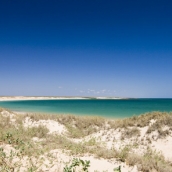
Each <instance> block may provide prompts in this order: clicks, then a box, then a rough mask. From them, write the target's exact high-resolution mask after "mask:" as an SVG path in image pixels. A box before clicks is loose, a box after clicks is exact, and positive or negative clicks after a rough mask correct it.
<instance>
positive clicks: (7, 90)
mask: <svg viewBox="0 0 172 172" xmlns="http://www.w3.org/2000/svg"><path fill="white" fill-rule="evenodd" d="M171 9H172V1H171V0H139V1H138V0H132V1H129V0H111V1H109V0H106V1H105V0H91V1H90V0H51V1H49V0H37V1H35V0H29V1H21V0H13V1H12V0H1V1H0V95H1V96H3V95H6V96H10V95H26V96H32V95H36V96H41V95H42V96H43V95H45V96H49V95H51V96H121V97H162V98H163V97H168V98H171V97H172V10H171Z"/></svg>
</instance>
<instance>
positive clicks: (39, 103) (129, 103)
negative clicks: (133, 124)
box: [0, 99, 172, 118]
mask: <svg viewBox="0 0 172 172" xmlns="http://www.w3.org/2000/svg"><path fill="white" fill-rule="evenodd" d="M0 107H4V108H8V109H10V110H13V111H20V112H38V113H46V114H74V115H91V116H103V117H110V118H124V117H131V116H134V115H140V114H143V113H146V112H152V111H162V112H170V111H172V99H117V100H116V99H115V100H114V99H113V100H107V99H106V100H102V99H101V100H97V99H82V100H25V101H23V100H22V101H3V102H0Z"/></svg>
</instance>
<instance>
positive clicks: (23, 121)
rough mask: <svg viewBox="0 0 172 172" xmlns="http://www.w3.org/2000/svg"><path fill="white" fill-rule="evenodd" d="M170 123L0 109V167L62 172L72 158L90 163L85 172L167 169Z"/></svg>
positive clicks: (156, 117)
mask: <svg viewBox="0 0 172 172" xmlns="http://www.w3.org/2000/svg"><path fill="white" fill-rule="evenodd" d="M162 119H163V122H162ZM136 121H137V123H136ZM171 121H172V118H171V116H170V115H168V114H166V113H160V112H159V113H158V112H157V113H156V114H146V115H143V116H140V117H138V118H137V119H134V118H133V119H124V120H110V119H104V118H98V117H75V116H55V115H41V114H39V115H38V114H17V113H14V112H11V111H8V110H5V109H1V110H0V124H1V125H0V126H1V127H3V126H4V128H3V130H2V134H1V137H0V148H1V152H2V150H3V152H4V153H5V154H6V157H5V158H4V159H3V157H2V156H1V157H0V163H1V166H2V164H3V162H4V164H3V165H4V166H5V165H6V166H7V167H8V168H11V169H12V168H13V169H14V171H17V170H18V171H21V172H22V171H27V170H28V169H35V171H50V172H57V171H58V172H63V171H64V168H65V167H69V166H70V165H71V163H72V161H73V160H74V158H79V159H81V160H83V161H86V160H87V161H90V167H89V168H88V169H89V170H88V171H89V172H95V171H99V172H103V171H109V172H112V171H113V169H114V168H117V169H118V168H119V167H120V168H121V171H122V172H128V171H130V172H139V171H146V169H148V171H152V172H156V171H157V172H158V171H161V172H165V171H167V170H168V171H170V170H172V167H171V165H170V163H171V162H172V154H171V151H170V150H172V135H171V127H172V123H171ZM21 127H22V128H21ZM19 128H21V129H19ZM20 130H21V131H20ZM16 131H19V133H20V134H19V133H18V132H17V133H16ZM22 133H23V134H22ZM26 133H27V134H26ZM3 138H4V139H3ZM16 139H17V140H16ZM20 139H21V141H20ZM28 143H29V145H30V146H31V148H30V147H28ZM23 149H24V150H23ZM21 150H22V153H21ZM33 150H34V152H33ZM11 152H13V154H12V155H11ZM148 155H149V156H148ZM11 156H12V159H10V157H11ZM147 156H148V157H147ZM145 157H147V158H145ZM155 157H156V158H155ZM5 162H6V163H5ZM157 164H158V165H157ZM164 164H165V166H164ZM0 168H2V167H0ZM163 168H164V170H160V169H163ZM76 169H77V171H78V170H79V169H78V167H77V168H76ZM117 171H119V170H117Z"/></svg>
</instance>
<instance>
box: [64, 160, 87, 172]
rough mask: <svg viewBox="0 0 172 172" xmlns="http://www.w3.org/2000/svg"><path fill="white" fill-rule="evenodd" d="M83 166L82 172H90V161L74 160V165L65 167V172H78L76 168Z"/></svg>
mask: <svg viewBox="0 0 172 172" xmlns="http://www.w3.org/2000/svg"><path fill="white" fill-rule="evenodd" d="M79 166H81V168H82V170H83V171H85V172H88V167H90V161H87V160H85V161H84V160H82V159H77V158H74V159H73V160H72V164H71V165H69V166H67V165H66V166H65V167H64V170H63V172H76V167H79Z"/></svg>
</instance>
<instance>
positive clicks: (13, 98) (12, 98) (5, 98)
mask: <svg viewBox="0 0 172 172" xmlns="http://www.w3.org/2000/svg"><path fill="white" fill-rule="evenodd" d="M75 99H76V100H80V99H128V98H120V97H77V96H76V97H67V96H66V97H63V96H62V97H60V96H59V97H54V96H0V101H18V100H75Z"/></svg>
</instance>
